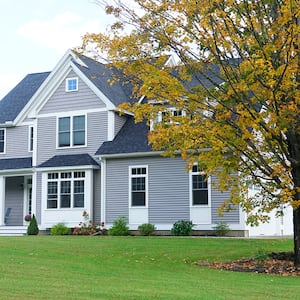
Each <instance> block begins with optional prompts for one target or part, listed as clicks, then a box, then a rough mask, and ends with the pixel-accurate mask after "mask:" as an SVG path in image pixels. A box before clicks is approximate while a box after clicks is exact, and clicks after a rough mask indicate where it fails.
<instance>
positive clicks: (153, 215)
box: [106, 157, 189, 223]
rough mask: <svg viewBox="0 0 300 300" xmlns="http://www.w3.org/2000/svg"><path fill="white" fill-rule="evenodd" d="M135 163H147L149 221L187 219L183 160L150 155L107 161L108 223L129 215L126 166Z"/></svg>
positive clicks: (163, 221) (161, 221)
mask: <svg viewBox="0 0 300 300" xmlns="http://www.w3.org/2000/svg"><path fill="white" fill-rule="evenodd" d="M134 165H148V184H149V194H148V195H149V221H150V222H152V223H170V222H171V223H172V222H175V221H177V220H178V219H188V218H189V200H188V187H189V184H188V174H187V173H186V171H185V168H184V166H185V163H184V162H183V161H182V160H181V159H179V158H176V159H168V158H163V157H151V158H136V159H117V160H113V161H108V162H107V173H106V174H107V176H106V183H107V185H106V186H107V190H106V195H107V198H106V205H107V208H106V213H107V215H106V219H107V222H112V221H113V220H115V219H116V218H119V217H120V216H126V217H127V216H128V205H129V200H128V199H129V198H128V192H129V187H128V184H129V178H128V176H129V174H128V172H129V171H128V168H129V166H134ZM166 187H168V188H166Z"/></svg>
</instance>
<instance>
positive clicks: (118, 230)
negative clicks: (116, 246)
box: [108, 217, 130, 236]
mask: <svg viewBox="0 0 300 300" xmlns="http://www.w3.org/2000/svg"><path fill="white" fill-rule="evenodd" d="M129 233H130V232H129V227H128V226H127V221H126V218H125V217H120V218H119V219H117V220H115V221H114V223H113V226H112V227H111V228H110V229H109V230H108V234H109V235H119V236H122V235H129Z"/></svg>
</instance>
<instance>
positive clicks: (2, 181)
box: [0, 175, 5, 226]
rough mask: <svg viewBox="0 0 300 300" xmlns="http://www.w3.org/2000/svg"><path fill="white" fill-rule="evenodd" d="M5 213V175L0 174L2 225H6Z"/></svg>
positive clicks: (0, 216)
mask: <svg viewBox="0 0 300 300" xmlns="http://www.w3.org/2000/svg"><path fill="white" fill-rule="evenodd" d="M4 214H5V177H4V176H1V175H0V226H1V225H4Z"/></svg>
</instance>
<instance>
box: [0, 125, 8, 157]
mask: <svg viewBox="0 0 300 300" xmlns="http://www.w3.org/2000/svg"><path fill="white" fill-rule="evenodd" d="M0 130H3V132H4V145H3V152H0V156H1V155H4V154H6V142H7V139H6V128H0Z"/></svg>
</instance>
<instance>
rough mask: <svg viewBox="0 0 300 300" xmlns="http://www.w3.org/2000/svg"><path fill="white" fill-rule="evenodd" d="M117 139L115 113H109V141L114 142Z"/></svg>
mask: <svg viewBox="0 0 300 300" xmlns="http://www.w3.org/2000/svg"><path fill="white" fill-rule="evenodd" d="M114 137H115V112H114V111H108V112H107V141H112V140H113V139H114Z"/></svg>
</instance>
